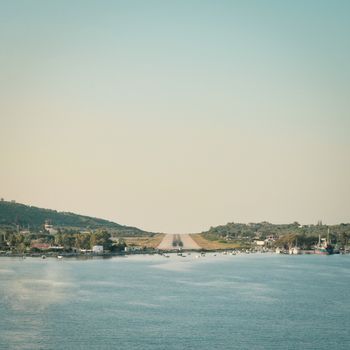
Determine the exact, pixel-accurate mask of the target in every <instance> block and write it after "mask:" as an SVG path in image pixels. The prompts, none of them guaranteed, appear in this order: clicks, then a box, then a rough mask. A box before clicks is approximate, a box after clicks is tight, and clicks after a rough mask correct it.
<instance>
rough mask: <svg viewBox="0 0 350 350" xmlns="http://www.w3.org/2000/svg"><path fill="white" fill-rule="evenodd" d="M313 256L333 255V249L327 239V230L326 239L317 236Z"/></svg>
mask: <svg viewBox="0 0 350 350" xmlns="http://www.w3.org/2000/svg"><path fill="white" fill-rule="evenodd" d="M315 254H320V255H331V254H334V248H333V246H332V245H331V243H330V239H329V229H328V235H327V239H326V238H322V239H321V236H318V244H317V246H316V247H315Z"/></svg>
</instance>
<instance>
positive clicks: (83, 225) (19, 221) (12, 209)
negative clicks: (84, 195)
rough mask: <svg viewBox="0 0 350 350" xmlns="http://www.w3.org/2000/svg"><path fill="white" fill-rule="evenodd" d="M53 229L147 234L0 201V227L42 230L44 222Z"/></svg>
mask: <svg viewBox="0 0 350 350" xmlns="http://www.w3.org/2000/svg"><path fill="white" fill-rule="evenodd" d="M47 220H48V221H49V222H50V223H51V224H53V225H54V226H55V227H61V228H72V229H91V230H95V229H106V230H110V231H113V232H114V233H117V234H125V235H146V234H149V232H146V231H143V230H140V229H138V228H136V227H131V226H123V225H120V224H117V223H115V222H112V221H108V220H104V219H99V218H94V217H90V216H85V215H79V214H74V213H70V212H59V211H56V210H51V209H43V208H38V207H34V206H29V205H25V204H20V203H14V202H7V201H4V200H2V201H0V226H7V227H15V226H17V225H19V226H20V227H22V228H27V227H30V228H31V229H42V228H43V225H44V223H45V221H47Z"/></svg>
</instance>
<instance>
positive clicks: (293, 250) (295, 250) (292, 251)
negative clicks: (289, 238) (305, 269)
mask: <svg viewBox="0 0 350 350" xmlns="http://www.w3.org/2000/svg"><path fill="white" fill-rule="evenodd" d="M298 254H300V248H299V247H297V246H295V247H292V248H290V249H289V255H298Z"/></svg>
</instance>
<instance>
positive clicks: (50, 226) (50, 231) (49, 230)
mask: <svg viewBox="0 0 350 350" xmlns="http://www.w3.org/2000/svg"><path fill="white" fill-rule="evenodd" d="M44 229H45V231H48V232H49V233H50V235H54V234H56V233H57V230H55V229H54V228H53V226H52V225H51V224H49V223H48V221H46V222H45V225H44Z"/></svg>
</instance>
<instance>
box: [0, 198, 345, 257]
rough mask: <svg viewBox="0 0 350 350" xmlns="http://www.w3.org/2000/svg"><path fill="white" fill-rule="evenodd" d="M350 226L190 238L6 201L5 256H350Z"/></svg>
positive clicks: (221, 229) (237, 230)
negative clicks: (227, 253) (230, 253)
mask: <svg viewBox="0 0 350 350" xmlns="http://www.w3.org/2000/svg"><path fill="white" fill-rule="evenodd" d="M349 238H350V224H346V223H341V224H339V225H332V226H329V225H324V224H323V223H322V221H318V222H317V223H316V224H313V225H300V224H299V223H298V222H293V223H291V224H278V225H276V224H271V223H268V222H261V223H249V224H242V223H228V224H226V225H222V226H217V227H211V228H210V229H209V230H208V231H205V232H201V233H194V234H186V235H181V234H178V235H169V234H164V233H154V232H146V231H143V230H141V229H138V228H135V227H128V226H123V225H120V224H117V223H114V222H110V221H107V220H103V219H98V218H93V217H87V216H82V215H78V214H73V213H66V212H57V211H55V210H50V209H42V208H37V207H32V206H28V205H24V204H20V203H16V202H15V201H14V200H11V201H6V200H4V199H3V198H2V199H1V200H0V255H4V256H9V255H33V256H43V255H45V256H50V255H52V256H63V255H66V256H77V255H84V256H94V255H116V254H135V253H157V252H159V251H176V250H177V251H183V250H199V251H233V252H238V251H240V252H247V253H252V252H275V253H278V254H300V253H307V254H312V253H320V254H335V253H347V252H348V251H349V250H350V247H349Z"/></svg>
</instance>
